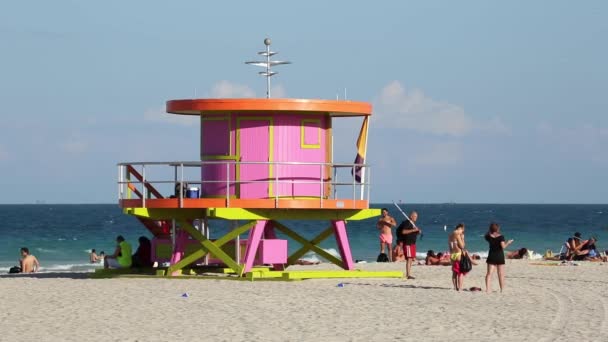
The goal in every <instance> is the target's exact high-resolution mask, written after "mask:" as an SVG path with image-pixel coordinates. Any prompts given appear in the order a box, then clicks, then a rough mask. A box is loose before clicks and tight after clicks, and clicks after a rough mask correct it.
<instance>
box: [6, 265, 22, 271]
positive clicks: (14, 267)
mask: <svg viewBox="0 0 608 342" xmlns="http://www.w3.org/2000/svg"><path fill="white" fill-rule="evenodd" d="M21 272H22V270H21V267H19V266H13V267H11V268H10V269H9V270H8V273H21Z"/></svg>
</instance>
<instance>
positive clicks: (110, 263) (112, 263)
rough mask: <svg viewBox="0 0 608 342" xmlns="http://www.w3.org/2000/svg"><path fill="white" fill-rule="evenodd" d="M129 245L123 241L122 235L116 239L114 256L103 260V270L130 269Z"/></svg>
mask: <svg viewBox="0 0 608 342" xmlns="http://www.w3.org/2000/svg"><path fill="white" fill-rule="evenodd" d="M131 263H132V258H131V245H130V244H129V243H128V242H126V241H125V238H124V237H122V235H118V236H117V237H116V249H115V250H114V254H112V255H108V256H107V257H105V258H104V259H103V268H105V269H108V268H129V267H131Z"/></svg>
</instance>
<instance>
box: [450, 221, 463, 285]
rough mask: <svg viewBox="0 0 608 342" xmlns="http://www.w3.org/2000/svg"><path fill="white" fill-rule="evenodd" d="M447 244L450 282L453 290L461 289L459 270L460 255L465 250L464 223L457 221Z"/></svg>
mask: <svg viewBox="0 0 608 342" xmlns="http://www.w3.org/2000/svg"><path fill="white" fill-rule="evenodd" d="M448 246H449V248H450V261H451V262H452V284H453V285H454V290H456V291H460V289H462V280H463V277H464V273H462V272H460V257H462V253H463V252H465V249H464V247H465V244H464V223H459V224H458V225H457V226H456V227H455V228H454V231H453V232H452V233H450V236H449V237H448Z"/></svg>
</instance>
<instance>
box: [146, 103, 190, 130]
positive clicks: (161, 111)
mask: <svg viewBox="0 0 608 342" xmlns="http://www.w3.org/2000/svg"><path fill="white" fill-rule="evenodd" d="M144 119H145V120H146V121H150V122H160V123H170V124H175V125H183V126H194V125H197V124H198V122H199V117H198V116H197V115H178V114H169V113H167V111H166V108H165V107H164V106H163V107H156V108H149V109H147V110H146V111H145V112H144Z"/></svg>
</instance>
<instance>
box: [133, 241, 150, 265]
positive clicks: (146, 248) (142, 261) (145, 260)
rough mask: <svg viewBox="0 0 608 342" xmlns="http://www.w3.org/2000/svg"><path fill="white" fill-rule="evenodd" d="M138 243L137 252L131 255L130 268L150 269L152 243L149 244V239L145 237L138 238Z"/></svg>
mask: <svg viewBox="0 0 608 342" xmlns="http://www.w3.org/2000/svg"><path fill="white" fill-rule="evenodd" d="M138 241H139V247H137V251H135V254H133V258H132V263H131V267H133V268H143V267H152V243H151V242H150V239H148V238H147V237H145V236H140V237H139V239H138Z"/></svg>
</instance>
